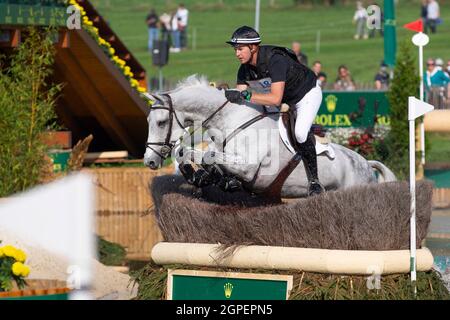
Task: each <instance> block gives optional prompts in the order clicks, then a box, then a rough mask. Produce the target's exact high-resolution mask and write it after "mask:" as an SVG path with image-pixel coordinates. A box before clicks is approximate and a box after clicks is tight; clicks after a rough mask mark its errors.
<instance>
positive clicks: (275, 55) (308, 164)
mask: <svg viewBox="0 0 450 320" xmlns="http://www.w3.org/2000/svg"><path fill="white" fill-rule="evenodd" d="M227 43H228V44H230V45H232V46H233V47H234V50H235V53H236V57H237V58H238V59H239V61H240V62H241V66H240V68H239V71H238V74H237V90H226V91H225V96H226V97H227V99H228V100H229V101H230V102H232V103H238V104H245V101H248V102H251V103H255V104H261V105H267V106H280V105H281V104H282V103H286V104H288V105H289V106H290V107H291V108H293V109H294V110H295V111H296V123H295V137H296V139H297V141H298V146H296V149H297V152H298V153H299V154H300V156H301V157H302V160H303V162H304V165H305V170H306V173H307V176H308V181H309V190H308V194H309V195H315V194H319V193H321V192H323V191H324V188H323V186H322V185H321V183H320V182H319V178H318V174H317V154H316V148H315V139H314V135H313V134H312V132H310V129H311V126H312V123H313V121H314V118H315V117H316V114H317V111H318V110H319V107H320V104H321V102H322V90H321V89H320V86H319V84H318V82H317V77H316V75H315V74H314V72H313V71H312V70H310V69H309V68H308V67H306V66H304V65H302V64H301V63H299V62H298V60H297V58H296V55H295V53H294V52H293V51H291V50H290V49H287V48H283V47H277V46H269V45H260V43H261V38H260V36H259V34H258V32H256V30H254V29H253V28H251V27H247V26H243V27H240V28H238V29H237V30H236V31H235V32H234V33H233V35H232V36H231V40H230V41H227ZM249 88H250V89H252V88H253V89H254V90H253V91H249V90H247V89H249ZM257 88H263V89H264V88H266V89H268V90H270V91H269V92H265V93H257V92H256V91H257V90H256V89H257Z"/></svg>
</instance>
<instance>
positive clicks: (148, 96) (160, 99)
mask: <svg viewBox="0 0 450 320" xmlns="http://www.w3.org/2000/svg"><path fill="white" fill-rule="evenodd" d="M141 94H142V96H144V97H145V98H146V99H147V100H148V101H150V102H151V104H152V105H153V104H155V103H158V102H159V103H162V104H164V98H163V97H162V96H159V95H157V94H154V93H149V92H142V93H141Z"/></svg>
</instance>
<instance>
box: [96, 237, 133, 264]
mask: <svg viewBox="0 0 450 320" xmlns="http://www.w3.org/2000/svg"><path fill="white" fill-rule="evenodd" d="M97 243H98V251H99V252H98V253H99V258H100V262H101V263H103V264H104V265H107V266H120V265H123V264H124V262H125V256H126V251H125V248H124V247H122V246H121V245H119V244H117V243H113V242H110V241H107V240H105V239H103V238H102V237H100V236H98V238H97Z"/></svg>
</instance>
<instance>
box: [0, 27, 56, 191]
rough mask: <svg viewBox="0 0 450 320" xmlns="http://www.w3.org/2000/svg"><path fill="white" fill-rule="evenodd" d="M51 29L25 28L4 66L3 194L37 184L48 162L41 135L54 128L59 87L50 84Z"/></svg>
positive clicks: (0, 84)
mask: <svg viewBox="0 0 450 320" xmlns="http://www.w3.org/2000/svg"><path fill="white" fill-rule="evenodd" d="M52 32H53V31H50V30H47V31H42V30H41V31H39V30H38V29H36V28H29V29H27V31H26V32H25V36H24V42H23V43H22V44H21V45H20V46H19V47H18V48H17V49H16V50H15V52H14V53H13V55H12V57H11V59H9V61H8V65H9V67H3V68H0V177H1V178H0V197H5V196H8V195H11V194H13V193H16V192H19V191H23V190H26V189H28V188H29V187H32V186H34V185H36V184H37V183H38V182H39V178H40V173H41V169H42V168H43V167H44V166H45V164H46V160H45V157H46V153H47V148H48V147H47V146H46V145H45V144H44V142H43V141H42V139H41V137H42V133H43V132H44V131H46V130H47V129H50V128H52V127H54V125H53V124H52V123H53V121H54V119H56V114H55V110H54V106H55V101H56V96H57V94H58V93H59V91H60V89H61V86H59V85H54V84H52V83H50V82H49V76H50V75H51V73H52V66H53V61H54V48H53V43H52V40H51V34H52ZM4 62H6V60H4ZM1 65H2V64H1V63H0V66H1ZM4 65H6V63H4Z"/></svg>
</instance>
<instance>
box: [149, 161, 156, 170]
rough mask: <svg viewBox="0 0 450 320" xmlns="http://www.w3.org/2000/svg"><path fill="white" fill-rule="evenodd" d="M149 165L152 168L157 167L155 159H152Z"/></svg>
mask: <svg viewBox="0 0 450 320" xmlns="http://www.w3.org/2000/svg"><path fill="white" fill-rule="evenodd" d="M148 166H149V167H150V168H152V169H155V168H156V162H155V161H150V162H149V163H148Z"/></svg>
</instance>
